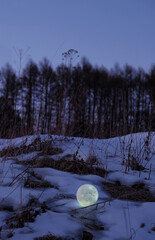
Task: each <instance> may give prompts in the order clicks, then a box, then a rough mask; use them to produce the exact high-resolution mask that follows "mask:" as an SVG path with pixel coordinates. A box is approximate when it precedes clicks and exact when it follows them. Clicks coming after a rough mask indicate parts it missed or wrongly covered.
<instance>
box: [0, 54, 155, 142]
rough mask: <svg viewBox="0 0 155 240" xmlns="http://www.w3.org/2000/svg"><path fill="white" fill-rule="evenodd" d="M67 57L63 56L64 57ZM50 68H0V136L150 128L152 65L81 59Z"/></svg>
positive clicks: (100, 134) (154, 97) (154, 124)
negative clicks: (100, 63)
mask: <svg viewBox="0 0 155 240" xmlns="http://www.w3.org/2000/svg"><path fill="white" fill-rule="evenodd" d="M65 57H66V56H65ZM71 60H72V59H71V58H70V61H69V63H67V64H66V63H62V64H60V65H59V66H57V68H56V69H53V68H52V66H51V64H50V62H49V61H48V60H47V59H46V58H45V59H43V60H42V61H41V62H40V63H38V64H36V63H35V62H34V61H32V60H30V61H29V62H28V63H27V64H26V66H25V68H24V69H23V70H22V72H21V73H20V75H19V74H18V73H16V71H15V69H14V68H13V67H12V66H11V65H10V64H6V65H5V66H4V67H2V68H1V70H0V137H1V138H7V137H17V136H22V135H25V134H35V133H51V134H59V135H60V134H63V135H67V136H83V137H91V138H92V137H97V138H108V137H114V136H121V135H124V134H128V133H131V132H140V131H150V130H155V65H152V67H151V69H150V71H149V73H146V72H145V71H144V70H143V69H142V68H139V69H135V68H133V67H132V66H129V65H125V66H124V67H123V68H120V67H119V65H118V64H116V65H115V66H114V67H113V68H112V69H111V70H107V69H106V68H105V67H103V66H102V67H97V66H92V65H91V64H90V62H89V61H88V60H87V59H86V58H83V59H82V61H81V62H80V63H78V64H77V65H76V66H73V64H72V61H71Z"/></svg>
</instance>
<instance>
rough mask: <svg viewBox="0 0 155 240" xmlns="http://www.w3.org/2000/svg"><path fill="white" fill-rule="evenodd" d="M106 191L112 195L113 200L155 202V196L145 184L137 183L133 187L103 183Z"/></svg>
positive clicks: (117, 183)
mask: <svg viewBox="0 0 155 240" xmlns="http://www.w3.org/2000/svg"><path fill="white" fill-rule="evenodd" d="M102 183H103V186H104V190H105V191H107V192H108V193H110V195H111V197H112V198H115V199H121V200H130V201H139V202H155V196H153V195H151V193H150V192H149V189H147V188H146V187H145V185H144V184H143V183H137V184H134V185H132V186H131V187H129V186H125V185H121V184H120V182H116V183H115V184H114V183H109V182H105V181H104V182H102Z"/></svg>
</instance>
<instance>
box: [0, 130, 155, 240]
mask: <svg viewBox="0 0 155 240" xmlns="http://www.w3.org/2000/svg"><path fill="white" fill-rule="evenodd" d="M85 183H89V184H92V185H94V186H95V187H96V188H97V190H98V193H99V199H98V201H97V203H96V204H94V205H92V206H89V207H81V206H80V205H79V203H78V201H77V199H76V192H77V190H78V188H79V187H80V186H81V185H82V184H85ZM0 239H2V240H3V239H11V240H17V239H22V240H28V239H29V240H32V239H35V240H41V239H53V240H56V239H59V240H61V239H64V240H67V239H68V240H69V239H70V240H71V239H72V240H73V239H75V240H78V239H79V240H86V239H87V240H91V239H93V240H102V239H103V240H127V239H128V240H129V239H130V240H132V239H135V240H143V239H144V240H153V239H155V133H137V134H132V135H127V136H124V137H117V138H111V139H104V140H99V139H85V138H72V137H64V136H53V135H33V136H25V137H21V138H16V139H10V140H8V139H0Z"/></svg>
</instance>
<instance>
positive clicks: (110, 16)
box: [0, 0, 155, 71]
mask: <svg viewBox="0 0 155 240" xmlns="http://www.w3.org/2000/svg"><path fill="white" fill-rule="evenodd" d="M13 48H14V49H16V50H17V51H18V49H23V51H26V50H27V49H28V48H29V51H28V52H27V55H30V57H31V58H32V59H33V60H34V61H36V62H37V63H38V62H39V61H40V60H42V59H43V57H46V58H48V59H49V61H50V62H51V63H52V66H53V67H56V66H57V65H59V64H61V63H62V53H63V52H65V51H67V50H69V49H71V48H73V49H75V50H77V51H78V52H79V55H80V58H78V61H79V62H80V59H81V57H83V56H85V57H86V58H87V59H88V60H89V61H90V63H92V64H93V65H98V66H102V65H104V66H105V67H106V68H108V69H111V68H112V67H113V66H114V65H115V63H116V62H117V63H119V64H120V66H121V67H122V66H124V65H125V64H126V63H128V64H130V65H132V66H133V67H135V68H138V67H143V68H144V70H145V71H148V70H149V69H150V67H151V64H153V63H155V0H0V68H1V67H2V66H4V65H5V63H6V62H9V63H10V64H11V65H12V66H13V67H14V68H15V67H16V65H15V61H16V64H17V63H18V58H17V56H16V53H15V50H14V49H13ZM78 61H76V63H77V62H78ZM25 63H26V59H25Z"/></svg>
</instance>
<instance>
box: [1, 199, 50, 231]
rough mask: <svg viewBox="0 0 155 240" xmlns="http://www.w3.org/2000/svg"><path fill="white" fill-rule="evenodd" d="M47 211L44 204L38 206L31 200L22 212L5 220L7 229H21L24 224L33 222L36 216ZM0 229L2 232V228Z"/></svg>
mask: <svg viewBox="0 0 155 240" xmlns="http://www.w3.org/2000/svg"><path fill="white" fill-rule="evenodd" d="M47 210H49V208H48V207H47V205H46V202H43V203H41V204H40V203H39V202H38V201H37V200H34V199H31V200H30V201H29V203H28V204H27V206H26V207H25V209H24V210H21V211H20V212H18V213H15V214H13V216H12V217H9V218H7V219H6V224H7V226H8V229H15V228H23V227H24V225H25V223H29V222H34V221H35V219H36V217H37V216H38V215H40V214H42V213H45V212H46V211H47ZM0 228H1V230H2V227H0Z"/></svg>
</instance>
